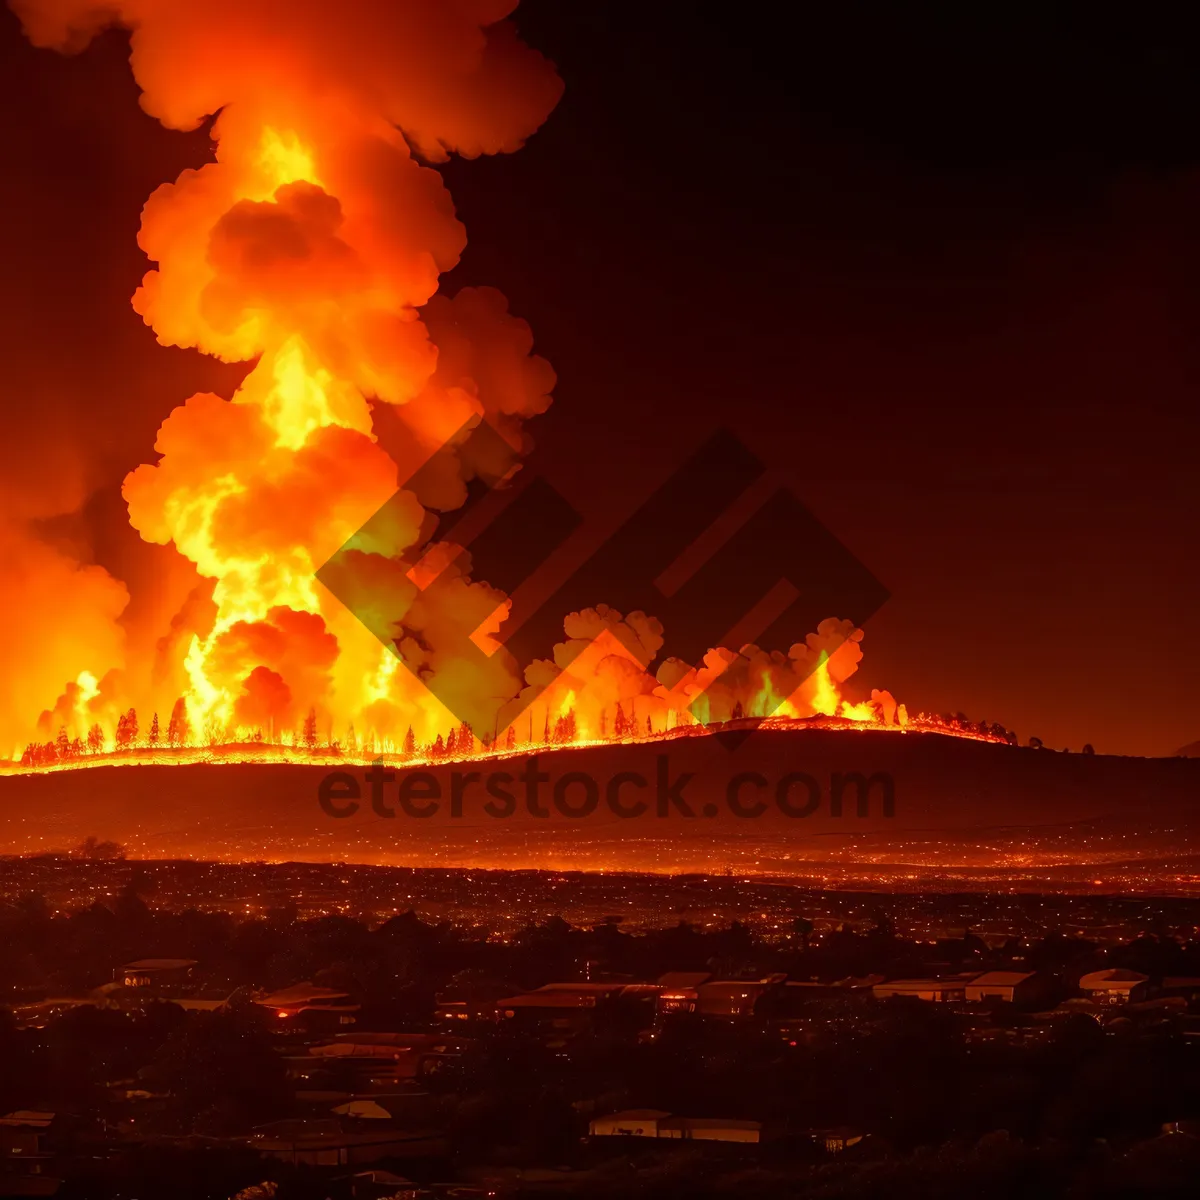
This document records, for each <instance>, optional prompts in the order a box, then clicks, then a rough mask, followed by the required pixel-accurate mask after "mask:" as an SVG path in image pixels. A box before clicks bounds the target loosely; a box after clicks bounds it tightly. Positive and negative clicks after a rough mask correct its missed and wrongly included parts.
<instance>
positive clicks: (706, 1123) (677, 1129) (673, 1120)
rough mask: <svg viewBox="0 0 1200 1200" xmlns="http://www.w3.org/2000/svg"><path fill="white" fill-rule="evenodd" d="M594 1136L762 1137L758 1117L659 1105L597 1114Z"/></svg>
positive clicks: (744, 1139) (738, 1139)
mask: <svg viewBox="0 0 1200 1200" xmlns="http://www.w3.org/2000/svg"><path fill="white" fill-rule="evenodd" d="M588 1132H589V1134H590V1135H591V1136H592V1137H641V1138H667V1139H669V1140H672V1141H695V1142H748V1143H753V1144H757V1143H759V1142H761V1141H762V1137H763V1127H762V1125H761V1123H760V1122H758V1121H734V1120H728V1119H726V1118H724V1117H676V1116H673V1115H672V1114H671V1113H667V1112H662V1111H661V1110H659V1109H656V1108H631V1109H627V1110H625V1111H624V1112H616V1113H610V1114H609V1115H608V1116H606V1117H596V1118H594V1119H593V1120H592V1121H591V1122H590V1124H589V1125H588Z"/></svg>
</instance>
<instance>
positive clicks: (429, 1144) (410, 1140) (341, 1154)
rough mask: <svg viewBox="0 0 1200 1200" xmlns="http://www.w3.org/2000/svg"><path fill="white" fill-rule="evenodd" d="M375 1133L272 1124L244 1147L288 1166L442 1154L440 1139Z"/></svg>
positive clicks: (315, 1123) (311, 1123) (326, 1124)
mask: <svg viewBox="0 0 1200 1200" xmlns="http://www.w3.org/2000/svg"><path fill="white" fill-rule="evenodd" d="M373 1124H377V1125H379V1126H386V1127H384V1128H380V1129H378V1130H377V1131H376V1130H362V1131H359V1130H346V1129H343V1127H342V1124H341V1122H340V1121H336V1120H332V1119H330V1120H290V1121H273V1122H271V1123H270V1124H269V1125H262V1126H259V1128H258V1129H256V1130H255V1131H254V1133H253V1134H252V1135H251V1137H249V1138H248V1139H246V1144H247V1145H249V1146H250V1147H251V1148H252V1149H254V1150H257V1151H258V1153H259V1154H260V1155H262V1157H263V1158H274V1159H278V1160H279V1161H280V1162H285V1163H290V1164H291V1165H292V1166H308V1167H344V1166H355V1165H357V1164H360V1163H361V1164H363V1165H368V1164H370V1163H375V1162H381V1161H383V1160H385V1159H391V1158H438V1157H441V1156H442V1155H444V1154H445V1153H446V1150H447V1143H446V1140H445V1138H444V1137H442V1136H441V1135H439V1134H435V1133H425V1132H410V1131H407V1130H401V1129H396V1128H394V1127H392V1126H390V1125H389V1124H388V1123H387V1122H384V1121H378V1122H374V1123H373Z"/></svg>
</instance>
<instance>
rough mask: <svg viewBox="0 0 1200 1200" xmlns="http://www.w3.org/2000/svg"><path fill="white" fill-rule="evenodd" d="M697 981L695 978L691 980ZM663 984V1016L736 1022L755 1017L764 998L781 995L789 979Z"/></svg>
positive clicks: (659, 1004) (659, 1006)
mask: <svg viewBox="0 0 1200 1200" xmlns="http://www.w3.org/2000/svg"><path fill="white" fill-rule="evenodd" d="M679 976H682V977H683V978H685V979H686V978H689V973H687V972H679V973H677V978H678V977H679ZM690 977H691V978H696V977H695V976H690ZM668 978H670V977H669V976H663V979H660V980H659V985H658V986H659V991H658V996H657V1000H656V1004H655V1009H656V1011H657V1013H658V1015H659V1016H669V1015H670V1014H672V1013H699V1014H700V1015H701V1016H705V1017H724V1018H726V1019H735V1018H739V1017H751V1016H754V1015H755V1012H756V1010H757V1009H758V1007H759V1004H760V1002H761V1001H762V1000H763V998H764V997H766V996H769V995H771V994H773V993H776V992H779V991H780V990H781V989H782V988H783V984H784V979H785V977H784V976H782V975H772V976H769V977H768V978H766V979H709V978H708V977H707V976H702V977H700V978H701V980H702V981H697V982H694V983H674V984H664V982H663V980H666V979H668Z"/></svg>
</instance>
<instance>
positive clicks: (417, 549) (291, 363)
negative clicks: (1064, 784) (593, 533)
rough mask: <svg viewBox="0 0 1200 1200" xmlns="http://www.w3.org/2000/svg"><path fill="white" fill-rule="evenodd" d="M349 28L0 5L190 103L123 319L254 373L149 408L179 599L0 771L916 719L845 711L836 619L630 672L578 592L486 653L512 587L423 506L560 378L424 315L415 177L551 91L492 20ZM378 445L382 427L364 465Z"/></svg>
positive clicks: (479, 147) (334, 13) (170, 100)
mask: <svg viewBox="0 0 1200 1200" xmlns="http://www.w3.org/2000/svg"><path fill="white" fill-rule="evenodd" d="M347 6H348V7H349V8H351V9H353V10H354V12H353V13H352V14H347V13H344V12H339V11H338V10H339V9H340V8H341V7H343V6H328V5H303V6H299V7H298V8H297V9H296V11H295V13H289V20H288V22H287V29H286V31H282V30H281V28H280V26H279V22H278V14H277V8H276V6H275V5H274V4H271V3H268V2H267V0H236V2H235V0H214V3H213V4H212V5H208V6H203V9H201V8H199V7H195V6H182V9H181V7H180V6H178V5H174V4H169V3H167V2H166V0H115V3H113V4H109V5H103V6H101V10H98V12H97V14H92V10H91V9H89V10H88V12H87V13H84V12H83V9H82V8H80V6H79V5H78V4H77V3H75V2H74V0H27V2H26V3H24V4H23V5H22V6H21V9H22V12H23V19H24V24H25V28H26V32H27V33H28V34H29V36H30V37H31V38H32V39H33V40H34V41H35V42H36V43H37V44H39V45H43V46H53V47H58V48H68V47H71V48H77V46H78V44H79V38H80V35H81V34H84V35H86V34H89V33H94V32H96V31H98V29H99V28H101V27H102V26H103V25H104V24H105V23H106V22H107V21H108V20H109V19H110V17H111V18H112V19H115V20H116V21H117V22H118V23H121V24H124V25H126V26H127V27H129V28H130V29H131V30H132V45H133V56H132V59H131V61H132V64H133V68H134V74H135V77H136V79H137V82H138V84H139V85H140V87H141V88H142V92H143V95H142V103H143V107H144V108H145V109H146V111H147V112H149V113H151V114H152V115H154V116H156V117H158V118H159V119H160V120H162V121H163V123H164V124H166V125H168V126H169V127H171V128H181V129H184V128H195V127H197V126H198V125H200V124H201V122H202V121H203V120H205V119H206V118H208V117H210V116H213V115H214V114H216V116H215V120H214V122H213V125H212V137H213V139H214V142H215V144H216V150H215V158H214V160H213V161H212V162H209V163H207V164H206V165H205V166H203V167H202V168H201V169H199V170H187V171H184V172H183V173H182V174H181V175H180V176H179V178H178V179H177V180H176V181H175V182H173V183H166V184H164V185H162V186H161V187H159V188H158V189H157V190H156V191H155V192H154V193H153V195H152V196H151V197H150V198H149V200H148V201H147V203H146V205H145V208H144V210H143V214H142V224H141V230H140V234H139V244H140V245H141V247H142V249H143V250H144V251H145V253H146V255H147V258H148V259H149V260H150V262H151V264H152V266H151V268H150V269H149V270H148V271H147V273H146V275H145V277H144V278H143V280H142V284H141V286H140V287H139V288H138V290H137V292H136V293H135V295H134V297H133V306H134V308H135V310H136V311H137V312H138V313H139V314H140V315H141V317H142V318H143V320H144V321H145V322H146V324H147V325H149V326H150V327H151V328H152V329H153V330H154V332H155V334H156V336H157V338H158V340H159V342H160V343H162V344H163V345H167V346H177V347H185V348H191V349H195V350H198V351H199V352H201V353H204V354H208V355H211V356H213V357H215V358H217V359H220V360H222V361H226V362H247V363H251V364H252V365H251V366H250V367H249V370H248V371H247V373H246V375H245V377H244V378H243V380H242V383H241V385H240V387H239V388H238V389H237V391H236V392H235V393H234V395H233V396H232V397H230V398H228V399H226V398H223V397H220V396H216V395H213V394H209V393H200V394H197V395H194V396H192V397H190V398H189V399H187V400H186V401H185V402H184V403H183V404H181V405H179V406H178V407H176V408H175V409H174V410H173V411H170V412H169V413H167V414H166V415H165V417H164V419H163V421H162V424H161V427H160V428H159V430H158V436H157V440H156V442H155V444H154V447H153V455H152V454H151V453H150V451H149V448H147V455H146V457H147V459H152V461H146V462H143V463H142V465H140V466H136V467H135V468H134V469H133V470H131V471H129V473H128V474H127V476H126V477H125V480H124V484H123V496H124V499H125V501H126V504H127V506H128V512H129V520H130V522H131V524H132V526H133V528H134V529H136V530H137V532H138V533H139V534H140V536H141V537H142V538H143V539H144V540H145V541H146V542H149V543H154V544H155V545H156V546H160V547H164V548H169V549H167V550H166V551H165V554H167V555H169V556H170V559H171V566H172V569H174V571H175V572H176V575H177V576H178V578H179V579H180V580H184V581H186V584H187V586H186V588H181V589H180V599H179V601H178V605H179V606H178V607H177V609H176V610H175V611H173V612H168V613H167V614H166V615H165V618H164V620H163V627H156V628H154V629H153V630H148V631H143V633H142V636H141V638H140V641H136V642H130V643H129V644H128V645H126V644H125V643H124V642H123V641H122V639H123V638H125V637H126V631H125V630H123V629H119V630H118V629H114V630H111V631H109V632H110V634H111V636H101V635H99V634H93V632H92V631H90V630H89V637H88V638H87V639H86V640H83V639H81V640H80V642H79V644H78V645H77V644H76V643H75V642H74V641H73V640H72V642H71V643H70V644H69V646H68V649H69V651H70V655H69V666H68V667H67V669H66V670H65V671H64V656H63V655H62V654H61V653H59V652H55V653H54V655H53V657H52V658H48V659H47V665H46V668H45V672H44V674H45V676H46V677H45V678H43V679H41V680H40V685H39V687H38V688H37V689H33V692H35V693H36V699H34V700H31V701H30V704H31V706H32V708H33V711H31V712H30V713H29V714H28V715H27V716H26V717H23V718H20V719H19V720H14V721H13V722H12V723H11V724H12V727H11V728H9V727H5V728H3V729H0V735H7V737H8V744H9V745H10V746H15V747H16V748H17V752H16V754H15V755H14V757H15V758H16V760H17V761H18V762H20V763H21V764H22V765H23V766H24V767H34V766H36V767H53V768H64V767H75V766H82V765H86V764H87V763H94V762H100V761H103V762H109V763H115V762H124V761H131V760H135V761H136V760H140V761H144V760H145V758H146V757H150V758H153V759H156V760H161V761H171V762H175V761H185V760H195V759H197V758H201V759H206V760H213V759H216V760H221V761H228V760H229V759H230V758H231V757H237V756H239V755H240V756H241V757H242V758H244V759H245V760H246V761H262V760H263V759H268V760H289V759H292V758H294V757H295V756H297V755H305V756H307V757H308V758H309V759H312V758H314V757H320V756H323V755H324V756H328V757H330V758H331V759H340V758H344V757H351V758H356V757H357V758H368V759H369V758H371V757H374V756H376V755H379V754H387V755H390V756H393V757H396V758H398V759H401V760H404V761H432V760H436V759H438V758H443V757H464V756H467V755H476V754H481V753H496V754H502V753H506V752H508V751H511V750H516V749H519V748H522V747H528V746H531V745H542V744H553V745H565V744H577V745H583V744H592V743H596V742H604V741H612V740H618V741H640V740H644V739H647V738H662V737H669V736H684V735H686V734H688V733H689V732H694V731H702V730H703V728H705V727H710V726H711V727H722V726H726V725H728V724H729V723H731V722H734V723H735V722H737V721H741V720H746V719H751V718H768V719H769V720H770V721H772V722H776V721H779V722H804V721H809V720H822V721H826V722H833V723H836V724H837V725H838V727H845V728H855V727H859V726H862V727H867V726H869V727H871V728H876V727H878V728H887V729H895V730H903V729H905V728H913V729H920V728H927V727H928V725H923V724H922V722H921V721H919V720H918V721H916V722H909V720H908V717H907V714H906V712H905V710H904V708H903V706H899V705H897V704H896V703H895V701H894V700H893V698H892V697H891V696H890V695H889V694H888V693H886V692H874V693H872V694H871V696H870V698H869V699H861V698H857V699H856V698H853V697H848V696H845V695H844V694H843V689H844V685H845V684H846V681H847V680H848V679H849V678H850V677H851V676H852V675H853V674H854V673H855V671H856V670H857V668H858V664H859V661H860V660H861V658H862V650H861V647H860V643H861V640H862V631H861V630H858V629H856V628H854V626H853V625H852V624H851V623H850V622H848V621H844V620H840V619H836V618H831V619H830V620H826V621H823V622H822V623H821V624H820V626H819V627H818V629H816V630H813V631H811V632H810V633H809V634H808V635H807V637H806V638H805V639H804V640H803V641H801V642H798V643H796V644H795V645H793V646H791V647H790V648H788V649H786V650H782V649H776V650H764V649H761V648H760V647H757V646H753V645H749V646H743V647H741V648H719V647H715V648H713V649H711V650H710V651H709V652H708V654H707V655H706V656H705V658H704V660H703V662H702V663H700V664H691V663H682V662H680V661H678V660H675V659H669V658H668V659H666V660H664V661H661V662H657V666H653V665H652V664H655V663H656V661H657V659H658V656H659V652H660V650H661V649H662V648H663V646H664V630H663V627H662V625H661V624H660V623H659V621H658V620H657V619H656V618H655V617H654V616H653V615H652V614H646V613H642V612H631V613H620V612H616V611H615V610H613V609H610V608H608V607H607V606H605V605H603V604H597V606H596V607H595V608H588V609H584V610H582V611H580V612H573V613H565V614H563V618H564V620H563V633H564V640H563V641H562V642H561V643H559V644H557V645H555V646H553V647H551V646H547V647H545V650H544V653H546V654H547V655H548V656H549V657H547V658H544V659H538V660H536V661H534V662H531V663H518V662H516V661H514V660H513V658H512V656H511V655H510V654H509V653H508V652H507V651H506V650H505V649H504V648H503V645H502V626H503V624H504V622H505V621H506V619H507V618H508V615H509V610H510V601H509V598H508V597H507V596H505V595H504V594H503V593H501V592H500V591H498V590H497V589H495V588H494V587H492V586H490V585H489V583H488V582H487V581H486V580H479V579H475V578H473V577H472V575H471V573H470V571H471V567H470V562H469V555H460V553H459V550H460V548H459V547H457V546H452V545H449V544H446V543H435V542H432V541H431V540H430V539H431V536H432V535H431V529H432V526H433V521H432V520H430V519H429V515H430V514H429V513H428V512H427V508H428V509H430V510H437V511H442V512H444V511H452V510H454V509H455V508H457V507H459V506H461V505H462V503H463V502H464V500H465V498H466V488H467V485H468V484H469V483H470V482H472V481H473V480H474V479H476V478H481V477H482V478H495V479H504V478H506V477H508V475H510V474H511V473H512V471H514V470H516V469H517V468H518V467H519V454H520V452H521V450H522V448H523V447H524V445H525V444H526V441H527V434H526V432H525V429H524V426H525V423H526V422H527V421H528V420H529V419H530V418H532V417H535V416H537V415H539V414H540V413H542V412H544V411H545V410H546V408H547V407H548V406H549V404H550V402H551V395H550V394H551V391H552V389H553V386H554V383H555V378H554V372H553V370H552V369H551V368H550V366H549V364H548V363H546V362H545V361H544V360H543V359H541V358H539V357H538V356H537V355H535V354H533V352H532V346H533V340H532V334H531V332H530V330H529V327H528V326H527V325H526V324H525V322H524V321H522V320H520V319H519V318H517V317H515V316H513V315H512V314H510V313H509V311H508V306H507V302H506V301H505V299H504V297H503V296H502V295H501V294H500V293H499V292H496V291H494V290H493V289H489V288H464V289H462V290H460V291H459V292H458V293H457V294H456V295H454V296H453V297H447V296H444V295H439V294H437V289H438V282H439V277H440V275H441V274H442V273H443V272H445V271H448V270H450V269H452V268H453V267H454V266H455V265H456V263H457V262H458V259H459V255H460V254H461V252H462V250H463V247H464V245H465V234H464V231H463V228H462V226H461V224H460V223H459V221H458V220H457V218H456V216H455V214H454V208H453V205H452V203H451V201H450V197H449V195H448V194H447V192H446V189H445V186H444V184H443V181H442V178H441V176H440V175H439V174H438V173H437V172H436V171H435V170H434V169H433V168H432V167H431V166H429V165H426V164H428V163H433V162H438V161H441V160H442V159H444V158H445V157H446V155H447V154H448V153H451V152H459V153H462V154H463V155H466V156H468V157H473V156H475V155H477V154H480V153H489V154H494V153H499V152H507V151H512V150H516V149H518V148H519V147H520V146H521V145H522V143H523V142H524V140H525V139H526V138H528V137H529V136H530V135H532V134H533V133H534V132H535V131H536V130H537V128H538V127H539V126H540V124H541V123H542V121H543V120H544V119H545V118H546V116H547V115H548V114H549V112H550V111H551V110H552V109H553V107H554V105H555V104H556V102H557V99H558V96H559V94H560V91H561V85H560V83H559V81H558V78H557V76H556V74H555V72H554V69H553V67H552V66H551V64H549V63H547V62H546V61H545V60H544V59H543V58H542V57H541V56H540V55H538V54H536V53H535V52H534V51H532V50H529V49H528V48H526V47H524V46H523V45H521V43H520V42H519V41H518V40H517V39H516V35H515V32H514V31H513V29H512V28H511V27H510V26H509V25H508V24H506V23H505V22H503V21H499V20H498V19H499V17H500V16H501V15H502V13H503V11H507V10H508V9H509V8H511V7H512V6H511V5H506V4H503V3H502V4H500V5H499V6H497V5H495V4H488V3H464V4H454V5H441V4H437V3H433V2H432V0H431V3H430V4H429V5H428V6H425V7H424V8H423V7H422V6H421V5H414V6H408V5H405V6H394V5H374V4H363V3H359V2H358V0H347ZM85 7H86V6H85ZM410 7H411V8H412V10H413V11H412V12H408V9H409V8H410ZM193 8H194V11H193ZM397 8H403V9H404V10H405V15H403V17H397V16H396V12H395V11H394V10H396V9H397ZM77 9H78V11H76V10H77ZM497 22H498V23H497ZM401 129H403V131H404V133H403V134H401V132H400V130H401ZM411 146H415V147H417V148H418V150H419V157H418V156H417V155H416V154H414V152H413V150H412V149H411V148H410V147H411ZM383 414H386V420H381V416H382V415H383ZM480 421H487V422H488V423H489V424H490V425H491V426H492V427H493V428H494V429H495V430H496V431H497V432H498V433H499V434H500V435H501V437H500V444H501V448H500V449H499V450H494V451H489V452H488V453H489V454H491V455H492V457H493V458H495V459H496V461H488V462H474V461H469V460H470V455H469V454H468V453H466V452H463V453H462V454H461V455H460V458H459V459H454V461H453V467H452V468H451V469H449V470H448V471H447V472H446V475H445V477H444V478H441V479H439V480H437V481H436V483H434V484H431V485H429V487H428V491H429V492H430V493H434V494H430V495H426V494H422V495H421V496H420V497H418V496H417V495H414V494H412V493H411V492H403V493H400V496H399V498H398V500H396V501H395V502H393V503H391V504H389V505H388V507H387V509H386V510H385V511H384V513H383V515H382V516H381V517H379V518H377V519H376V520H373V521H372V524H371V525H370V526H368V531H367V532H362V533H359V532H358V531H360V530H363V527H364V526H365V525H366V523H367V522H368V520H369V519H372V518H376V514H379V513H380V510H381V509H382V508H383V506H384V505H385V503H387V502H388V501H389V500H390V499H391V498H392V497H393V496H394V495H396V493H397V488H398V486H399V485H400V483H401V481H403V480H406V479H410V478H412V476H413V475H414V473H415V472H416V470H417V469H418V468H419V467H420V466H421V465H422V464H423V463H424V462H425V461H426V460H427V459H428V458H429V456H430V455H431V454H433V453H434V452H435V451H437V450H438V449H439V448H441V447H443V446H444V445H446V444H448V443H449V444H452V445H454V446H456V447H460V446H461V443H462V441H463V437H464V436H465V435H464V433H463V431H464V430H467V429H469V428H471V427H473V426H475V425H477V424H478V423H479V422H480ZM385 428H393V429H396V428H398V429H399V430H400V431H401V432H402V434H403V436H402V437H393V438H390V439H387V440H388V447H387V448H385V446H384V445H383V444H382V440H384V433H383V431H384V429H385ZM352 536H355V537H356V542H355V548H354V550H353V551H352V552H351V553H349V554H346V555H344V556H341V557H340V558H339V560H338V563H337V566H336V571H337V572H338V574H339V584H340V586H339V589H338V592H339V595H351V596H354V597H355V601H354V609H355V611H354V612H351V611H350V610H349V609H348V608H347V607H346V606H345V605H344V604H342V603H341V602H340V601H339V600H337V599H336V598H335V597H334V596H333V595H332V593H331V592H330V591H329V590H328V589H327V588H326V587H325V586H324V585H323V584H322V583H320V582H318V580H317V578H316V576H315V573H316V572H317V571H318V569H320V568H321V567H322V565H323V564H326V563H328V561H329V560H330V558H331V557H332V556H333V555H334V554H335V553H336V552H337V551H338V550H339V549H340V548H341V547H342V546H343V545H344V544H346V543H347V541H348V539H350V538H351V537H352ZM163 561H166V559H164V560H163ZM47 570H48V571H51V566H50V565H48V566H47ZM80 575H81V577H82V572H81V573H80ZM100 576H103V578H95V577H89V578H88V579H87V580H86V581H83V582H85V583H86V586H88V587H89V588H91V587H94V588H95V589H96V592H97V595H96V598H95V604H94V605H93V607H94V608H96V610H97V611H100V612H102V613H103V614H104V619H105V621H106V622H108V623H110V624H112V625H113V626H114V627H115V626H116V620H117V617H118V616H119V615H120V613H121V608H122V606H123V604H124V602H125V600H126V599H127V598H128V597H127V594H126V592H125V590H124V588H123V587H122V585H120V584H118V583H117V582H116V581H114V580H111V579H108V577H107V576H104V574H103V572H100ZM324 577H325V575H324V574H323V575H322V578H324ZM54 579H55V581H56V582H57V581H58V574H57V573H54ZM109 585H111V586H109ZM185 597H186V598H185ZM597 599H599V598H597ZM464 647H469V648H470V652H466V651H464V649H463V648H464ZM478 651H482V652H483V653H482V654H479V653H478ZM435 684H436V685H438V686H434V685H435ZM435 693H436V695H435ZM31 694H32V693H31ZM438 696H441V697H445V702H443V701H442V700H439V699H438V698H437V697H438ZM43 707H44V711H43V712H42V715H41V717H40V719H37V720H36V722H35V721H34V720H33V718H34V717H35V716H36V713H37V711H38V709H42V708H43ZM968 735H970V734H969V732H968ZM981 736H982V735H981ZM31 738H32V739H33V740H32V741H30V740H29V739H31ZM22 746H24V747H25V749H21V747H22Z"/></svg>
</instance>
